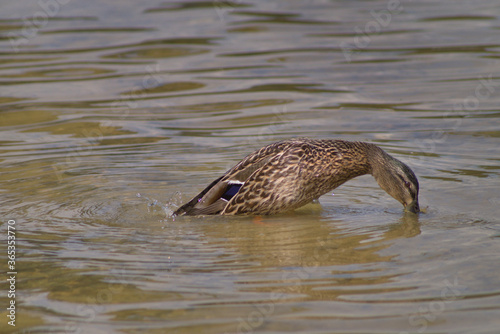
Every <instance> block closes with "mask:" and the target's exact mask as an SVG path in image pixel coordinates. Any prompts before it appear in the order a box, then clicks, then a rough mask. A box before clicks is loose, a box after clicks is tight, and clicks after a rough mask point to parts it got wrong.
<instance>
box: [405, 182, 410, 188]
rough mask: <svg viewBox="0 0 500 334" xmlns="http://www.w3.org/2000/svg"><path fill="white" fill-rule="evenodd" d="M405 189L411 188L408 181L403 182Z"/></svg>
mask: <svg viewBox="0 0 500 334" xmlns="http://www.w3.org/2000/svg"><path fill="white" fill-rule="evenodd" d="M405 187H406V188H408V189H410V188H411V183H410V182H408V181H405Z"/></svg>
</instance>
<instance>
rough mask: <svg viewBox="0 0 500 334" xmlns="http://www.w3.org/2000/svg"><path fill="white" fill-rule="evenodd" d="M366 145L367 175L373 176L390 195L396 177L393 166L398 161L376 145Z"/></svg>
mask: <svg viewBox="0 0 500 334" xmlns="http://www.w3.org/2000/svg"><path fill="white" fill-rule="evenodd" d="M364 144H365V152H366V158H367V162H368V165H369V172H368V173H367V174H371V175H372V176H373V177H374V178H375V180H376V181H377V183H378V185H379V186H380V187H381V188H382V189H384V190H385V191H386V192H388V193H390V191H389V188H391V187H392V183H393V182H394V177H393V175H392V174H393V166H394V162H395V161H397V160H396V159H395V158H393V157H392V156H391V155H389V154H388V153H387V152H385V151H384V150H382V149H381V148H380V147H378V146H376V145H374V144H370V143H364Z"/></svg>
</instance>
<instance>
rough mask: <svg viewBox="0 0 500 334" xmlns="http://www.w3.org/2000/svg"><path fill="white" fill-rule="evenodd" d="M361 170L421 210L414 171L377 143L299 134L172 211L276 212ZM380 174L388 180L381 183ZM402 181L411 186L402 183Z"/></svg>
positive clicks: (247, 159)
mask: <svg viewBox="0 0 500 334" xmlns="http://www.w3.org/2000/svg"><path fill="white" fill-rule="evenodd" d="M363 174H372V175H374V177H375V178H376V179H377V181H378V182H379V184H380V186H381V187H382V188H384V190H386V191H387V192H388V193H389V194H391V196H393V197H395V198H396V199H397V200H398V201H400V202H401V203H402V204H403V205H404V206H405V207H406V206H408V205H410V204H412V207H411V208H413V209H415V207H416V209H417V210H418V181H417V179H416V176H415V175H414V174H413V172H412V171H411V169H410V168H409V167H408V166H406V165H405V164H403V163H402V162H400V161H399V160H397V159H395V158H393V157H392V156H390V155H389V154H387V153H386V152H385V151H383V150H382V149H381V148H379V147H378V146H376V145H374V144H370V143H364V142H349V141H344V140H315V139H308V138H297V139H289V140H284V141H280V142H277V143H273V144H270V145H267V146H265V147H263V148H261V149H260V150H258V151H256V152H254V153H252V154H249V155H248V156H246V157H245V158H244V159H243V160H241V161H240V162H239V163H238V164H236V165H235V166H234V167H232V168H231V169H229V170H228V171H227V172H226V173H225V174H224V175H223V176H221V177H220V178H218V179H217V180H215V181H213V182H212V183H211V184H210V185H209V186H208V187H207V188H205V189H204V190H203V191H202V192H201V193H199V194H198V195H197V196H195V197H194V198H193V199H192V200H191V201H189V202H187V203H186V204H184V205H183V206H181V207H180V208H179V209H178V210H176V211H175V212H174V215H210V214H223V215H249V214H259V215H269V214H276V213H280V212H285V211H289V210H293V209H296V208H298V207H301V206H303V205H305V204H307V203H309V202H311V201H313V200H315V199H318V198H319V197H320V196H321V195H323V194H325V193H326V192H328V191H331V190H332V189H335V188H336V187H338V186H340V185H341V184H343V183H344V182H346V181H348V180H350V179H352V178H354V177H356V176H359V175H363ZM387 174H389V176H387ZM391 174H395V175H394V177H390V175H391ZM382 180H389V181H387V182H385V181H384V182H385V183H384V184H382V183H381V182H382ZM398 180H399V181H398ZM393 183H396V184H393ZM398 183H402V184H403V185H407V184H410V186H406V188H407V189H406V190H405V189H400V188H401V185H400V184H398ZM387 187H388V188H389V189H386V188H387ZM411 187H413V190H414V191H413V193H412V194H410V188H411ZM393 188H394V189H393ZM391 192H392V193H391ZM410 211H411V210H410ZM413 211H414V210H413Z"/></svg>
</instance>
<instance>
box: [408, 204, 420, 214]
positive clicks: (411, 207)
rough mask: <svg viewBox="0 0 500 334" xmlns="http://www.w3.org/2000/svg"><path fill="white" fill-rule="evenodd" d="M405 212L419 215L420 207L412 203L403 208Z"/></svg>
mask: <svg viewBox="0 0 500 334" xmlns="http://www.w3.org/2000/svg"><path fill="white" fill-rule="evenodd" d="M405 211H408V212H413V213H419V212H420V207H419V206H418V201H413V202H411V203H410V204H408V205H407V206H405Z"/></svg>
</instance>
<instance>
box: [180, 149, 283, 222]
mask: <svg viewBox="0 0 500 334" xmlns="http://www.w3.org/2000/svg"><path fill="white" fill-rule="evenodd" d="M289 145H290V142H287V141H284V142H278V143H275V144H271V145H268V146H265V147H263V148H261V149H260V150H258V151H256V152H254V153H252V154H250V155H248V156H247V157H245V158H244V159H243V160H241V161H240V162H239V163H238V164H236V165H235V166H234V167H233V168H231V169H230V170H228V171H227V172H226V173H225V174H224V175H223V176H221V177H220V178H218V179H217V180H215V181H213V182H212V183H211V184H210V185H209V186H208V187H206V188H205V189H204V190H203V191H202V192H200V193H199V194H198V195H196V196H195V197H194V198H193V199H191V200H190V201H189V202H187V203H186V204H184V205H182V206H181V207H180V208H179V209H177V210H176V211H175V212H174V215H175V216H180V215H189V216H196V215H215V214H219V213H221V212H222V211H223V210H224V208H225V207H226V205H227V204H228V202H229V201H230V200H231V199H232V197H233V196H235V195H236V194H237V193H238V191H239V190H240V188H241V187H242V186H243V185H244V184H245V182H246V181H247V179H248V178H249V177H250V176H251V175H252V174H254V173H255V171H257V170H259V169H260V168H261V167H262V166H264V165H265V164H267V162H268V161H269V160H270V159H272V158H273V157H275V156H276V155H278V154H280V152H282V151H283V149H285V148H286V147H287V146H289Z"/></svg>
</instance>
